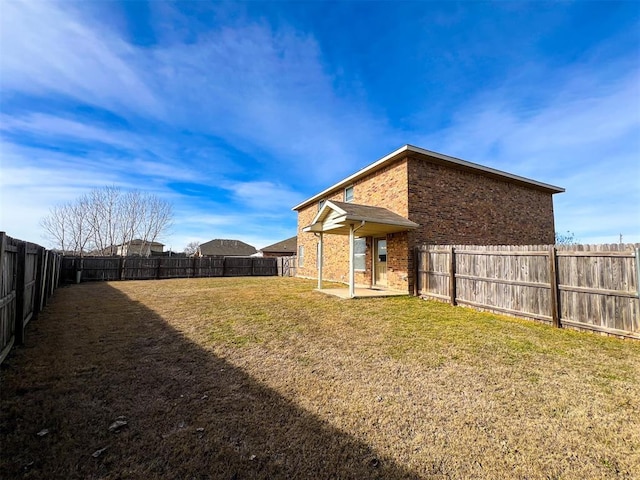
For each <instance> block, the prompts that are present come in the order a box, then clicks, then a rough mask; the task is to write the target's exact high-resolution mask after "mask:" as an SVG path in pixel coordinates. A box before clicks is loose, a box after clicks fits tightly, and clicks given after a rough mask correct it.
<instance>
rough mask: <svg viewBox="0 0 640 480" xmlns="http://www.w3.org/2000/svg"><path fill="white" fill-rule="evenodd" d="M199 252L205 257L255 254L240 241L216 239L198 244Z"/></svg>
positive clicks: (252, 248)
mask: <svg viewBox="0 0 640 480" xmlns="http://www.w3.org/2000/svg"><path fill="white" fill-rule="evenodd" d="M200 252H201V253H202V255H206V256H212V255H220V256H225V257H245V256H250V255H253V254H254V253H256V249H255V247H252V246H251V245H248V244H246V243H244V242H241V241H240V240H226V239H221V238H216V239H214V240H211V241H209V242H205V243H202V244H200Z"/></svg>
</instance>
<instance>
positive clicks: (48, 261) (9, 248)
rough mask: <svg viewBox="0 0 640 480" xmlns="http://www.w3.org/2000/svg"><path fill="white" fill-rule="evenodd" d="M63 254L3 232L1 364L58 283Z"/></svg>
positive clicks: (0, 235) (0, 249)
mask: <svg viewBox="0 0 640 480" xmlns="http://www.w3.org/2000/svg"><path fill="white" fill-rule="evenodd" d="M60 258H61V257H60V255H58V254H56V253H53V252H50V251H49V250H46V249H45V248H44V247H41V246H40V245H36V244H35V243H30V242H25V241H22V240H17V239H15V238H11V237H9V236H8V235H7V234H6V233H5V232H0V363H2V362H3V361H4V359H5V358H6V356H7V355H8V354H9V352H10V351H11V348H13V345H14V344H21V343H23V342H24V335H25V327H26V326H27V324H28V323H29V322H30V321H31V320H33V319H35V318H36V317H37V316H38V313H39V312H40V311H42V309H43V308H44V307H45V305H46V304H47V301H48V299H49V297H51V295H53V292H54V290H55V289H56V287H57V286H58V282H59V279H60Z"/></svg>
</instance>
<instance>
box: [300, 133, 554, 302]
mask: <svg viewBox="0 0 640 480" xmlns="http://www.w3.org/2000/svg"><path fill="white" fill-rule="evenodd" d="M560 192H564V189H563V188H560V187H556V186H553V185H548V184H546V183H542V182H538V181H536V180H531V179H528V178H524V177H520V176H517V175H513V174H510V173H506V172H502V171H499V170H495V169H493V168H489V167H484V166H482V165H478V164H475V163H471V162H467V161H465V160H460V159H457V158H454V157H450V156H447V155H443V154H440V153H436V152H431V151H429V150H425V149H422V148H418V147H414V146H411V145H405V146H403V147H401V148H399V149H398V150H396V151H394V152H392V153H390V154H389V155H387V156H385V157H383V158H381V159H380V160H378V161H376V162H374V163H372V164H371V165H369V166H367V167H365V168H363V169H362V170H359V171H358V172H356V173H354V174H353V175H350V176H349V177H347V178H345V179H344V180H341V181H340V182H338V183H336V184H335V185H332V186H331V187H329V188H327V189H325V190H323V191H322V192H320V193H318V194H316V195H314V196H313V197H311V198H308V199H307V200H305V201H303V202H302V203H300V204H298V205H296V206H295V207H293V210H294V211H297V212H298V242H297V244H298V272H297V274H298V276H301V277H306V278H318V279H319V281H318V285H319V288H320V287H321V283H322V279H323V278H324V279H327V280H333V281H338V282H344V283H348V284H349V286H350V293H351V296H353V290H354V286H355V285H358V286H360V287H365V288H372V287H376V288H389V289H393V290H400V291H407V292H411V291H412V289H413V269H414V266H413V251H414V247H416V246H418V245H421V244H423V243H435V244H467V245H478V244H480V245H487V244H490V245H527V244H552V243H554V240H555V228H554V219H553V198H552V196H553V194H555V193H560ZM350 252H351V253H350ZM318 258H321V260H322V261H321V262H318Z"/></svg>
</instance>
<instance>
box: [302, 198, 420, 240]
mask: <svg viewBox="0 0 640 480" xmlns="http://www.w3.org/2000/svg"><path fill="white" fill-rule="evenodd" d="M358 224H359V225H358ZM351 225H353V226H357V231H358V236H361V237H369V236H372V235H382V234H387V233H395V232H402V231H406V230H412V229H414V228H417V227H419V226H420V225H418V224H417V223H415V222H412V221H411V220H409V219H408V218H404V217H403V216H402V215H398V214H397V213H394V212H392V211H390V210H387V209H386V208H383V207H373V206H370V205H359V204H357V203H346V202H336V201H334V200H329V201H327V202H326V203H325V204H324V206H323V207H322V208H321V209H320V211H319V212H318V213H317V214H316V216H315V217H314V219H313V221H312V223H311V225H308V226H306V227H304V228H303V231H304V232H327V233H333V234H337V235H348V234H349V232H350V230H351Z"/></svg>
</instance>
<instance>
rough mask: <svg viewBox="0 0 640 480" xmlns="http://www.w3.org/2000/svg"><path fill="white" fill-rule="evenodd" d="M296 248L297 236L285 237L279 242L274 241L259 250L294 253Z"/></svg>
mask: <svg viewBox="0 0 640 480" xmlns="http://www.w3.org/2000/svg"><path fill="white" fill-rule="evenodd" d="M297 248H298V237H291V238H287V239H286V240H282V241H281V242H278V243H274V244H273V245H269V246H268V247H264V248H261V249H260V251H261V252H267V253H296V250H297Z"/></svg>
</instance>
